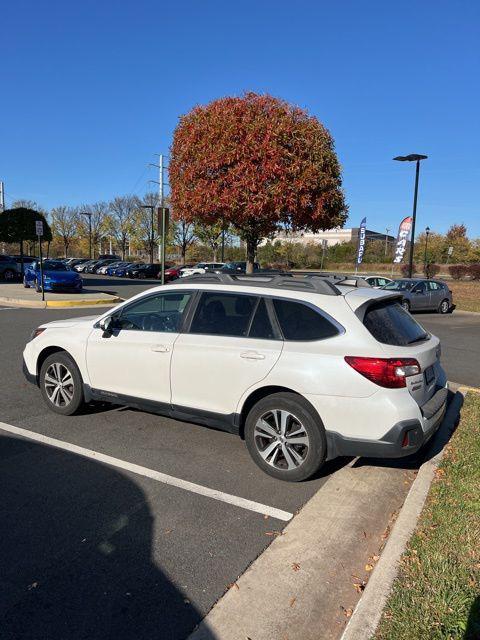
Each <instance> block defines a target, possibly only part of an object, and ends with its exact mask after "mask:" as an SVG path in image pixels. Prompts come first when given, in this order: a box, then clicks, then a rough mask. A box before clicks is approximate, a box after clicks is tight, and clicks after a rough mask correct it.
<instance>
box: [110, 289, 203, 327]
mask: <svg viewBox="0 0 480 640" xmlns="http://www.w3.org/2000/svg"><path fill="white" fill-rule="evenodd" d="M191 297H192V294H191V292H189V291H187V292H184V291H177V292H171V293H160V294H158V295H152V296H148V297H147V298H144V299H142V300H139V301H138V302H134V303H132V304H131V305H128V306H127V307H124V308H123V309H122V310H121V312H120V315H118V316H115V328H116V329H120V330H121V331H125V330H127V331H159V332H165V333H177V332H178V331H180V328H181V325H182V317H183V314H184V312H185V309H186V307H187V305H188V302H189V301H190V299H191Z"/></svg>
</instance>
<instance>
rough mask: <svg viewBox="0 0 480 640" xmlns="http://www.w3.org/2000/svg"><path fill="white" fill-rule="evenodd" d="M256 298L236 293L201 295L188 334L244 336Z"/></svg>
mask: <svg viewBox="0 0 480 640" xmlns="http://www.w3.org/2000/svg"><path fill="white" fill-rule="evenodd" d="M256 301H257V298H256V296H249V295H244V294H237V293H217V292H215V291H208V292H204V293H202V295H201V297H200V301H199V303H198V305H197V308H196V311H195V315H194V316H193V320H192V324H191V326H190V333H203V334H207V335H215V336H246V335H247V332H248V329H249V327H250V319H251V317H252V313H253V311H254V309H255V304H256Z"/></svg>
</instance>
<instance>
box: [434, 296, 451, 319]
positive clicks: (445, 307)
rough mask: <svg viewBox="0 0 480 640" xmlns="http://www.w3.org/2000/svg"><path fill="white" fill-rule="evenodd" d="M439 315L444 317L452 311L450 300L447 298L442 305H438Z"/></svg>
mask: <svg viewBox="0 0 480 640" xmlns="http://www.w3.org/2000/svg"><path fill="white" fill-rule="evenodd" d="M437 311H438V313H441V314H442V315H444V314H445V313H448V312H449V311H450V303H449V302H448V300H447V299H446V298H445V300H442V301H441V303H440V304H439V305H438V309H437Z"/></svg>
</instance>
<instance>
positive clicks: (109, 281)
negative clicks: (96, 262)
mask: <svg viewBox="0 0 480 640" xmlns="http://www.w3.org/2000/svg"><path fill="white" fill-rule="evenodd" d="M80 275H82V276H83V274H80ZM160 284H161V282H160V280H155V279H145V280H142V279H137V278H132V279H130V278H115V277H108V276H105V277H102V276H96V275H95V274H93V275H91V276H89V277H85V276H83V286H84V289H87V290H90V287H95V288H96V289H99V290H101V291H105V292H107V293H118V294H119V295H121V291H120V292H119V291H118V289H119V288H120V289H121V288H122V287H139V292H140V291H142V290H143V289H145V287H146V286H148V285H150V286H152V287H158V286H159V285H160Z"/></svg>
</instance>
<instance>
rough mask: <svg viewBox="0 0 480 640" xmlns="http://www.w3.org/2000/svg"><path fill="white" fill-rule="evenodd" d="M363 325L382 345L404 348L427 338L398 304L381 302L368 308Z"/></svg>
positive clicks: (426, 334) (423, 331)
mask: <svg viewBox="0 0 480 640" xmlns="http://www.w3.org/2000/svg"><path fill="white" fill-rule="evenodd" d="M363 324H364V325H365V327H366V328H367V329H368V330H369V331H370V333H371V334H372V336H373V337H374V338H375V339H376V340H378V342H382V343H383V344H391V345H395V346H397V347H404V346H406V345H408V344H413V343H414V342H419V341H421V340H424V339H426V338H428V333H427V332H426V331H425V329H424V328H423V327H421V326H420V325H419V324H418V322H417V321H416V320H414V319H413V318H412V316H411V315H410V314H409V313H408V311H405V309H403V307H402V306H401V305H400V304H399V303H398V302H381V303H377V304H374V305H372V306H370V307H369V308H368V309H367V311H366V313H365V317H364V319H363Z"/></svg>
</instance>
